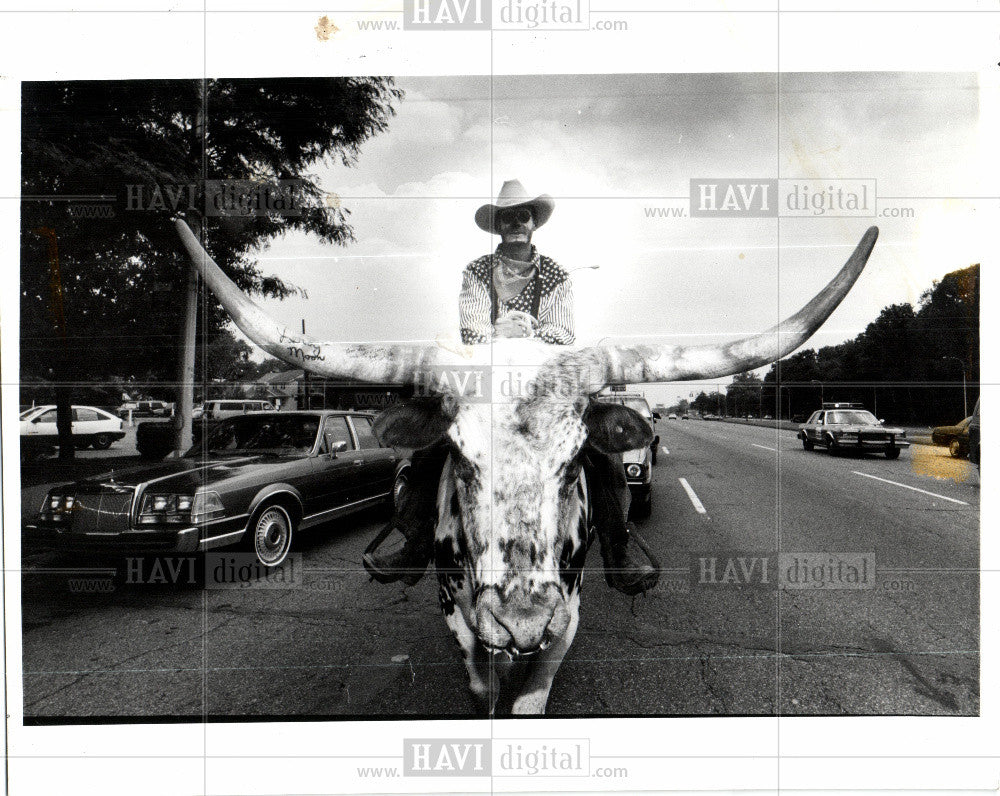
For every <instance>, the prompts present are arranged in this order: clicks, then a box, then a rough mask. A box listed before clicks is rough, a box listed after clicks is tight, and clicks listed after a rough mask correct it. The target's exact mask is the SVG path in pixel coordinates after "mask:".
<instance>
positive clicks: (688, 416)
mask: <svg viewBox="0 0 1000 796" xmlns="http://www.w3.org/2000/svg"><path fill="white" fill-rule="evenodd" d="M690 419H691V415H689V414H688V413H687V412H685V413H684V414H682V415H681V420H690Z"/></svg>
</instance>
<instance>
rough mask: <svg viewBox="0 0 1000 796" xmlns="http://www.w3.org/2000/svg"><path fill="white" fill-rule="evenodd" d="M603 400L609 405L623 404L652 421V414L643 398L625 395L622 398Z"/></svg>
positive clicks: (613, 397)
mask: <svg viewBox="0 0 1000 796" xmlns="http://www.w3.org/2000/svg"><path fill="white" fill-rule="evenodd" d="M603 400H605V401H608V402H609V403H616V404H624V405H625V406H627V407H628V408H629V409H634V410H635V411H636V412H638V413H639V414H640V415H642V416H643V417H644V418H646V419H647V420H652V418H653V413H652V411H650V408H649V404H648V403H646V399H645V398H639V397H633V396H627V395H626V396H622V397H618V396H610V397H606V398H604V399H603Z"/></svg>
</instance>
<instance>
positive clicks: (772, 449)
mask: <svg viewBox="0 0 1000 796" xmlns="http://www.w3.org/2000/svg"><path fill="white" fill-rule="evenodd" d="M750 444H751V445H753V446H754V447H755V448H763V449H764V450H766V451H774V452H775V453H777V452H778V449H777V448H769V447H767V445H758V444H757V443H756V442H751V443H750Z"/></svg>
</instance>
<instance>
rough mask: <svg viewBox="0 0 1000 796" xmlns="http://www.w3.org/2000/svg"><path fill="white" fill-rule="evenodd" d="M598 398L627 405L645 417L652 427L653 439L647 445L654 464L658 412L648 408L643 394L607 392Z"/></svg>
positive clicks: (657, 442)
mask: <svg viewBox="0 0 1000 796" xmlns="http://www.w3.org/2000/svg"><path fill="white" fill-rule="evenodd" d="M599 400H601V401H604V402H605V403H616V404H622V405H623V406H627V407H628V408H629V409H634V410H635V411H636V412H638V413H639V414H640V415H642V416H643V417H644V418H645V419H646V422H647V423H649V425H650V427H651V428H652V429H653V441H652V442H651V443H650V445H649V451H650V459H651V460H652V463H653V464H656V451H657V450H658V449H659V447H660V435H659V434H657V433H656V421H657V420H660V419H661V418H660V413H659V412H654V411H653V410H652V409H650V408H649V403H648V402H647V401H646V399H645V398H644V397H643V396H641V395H635V394H633V393H615V392H613V393H608V394H607V395H601V396H599Z"/></svg>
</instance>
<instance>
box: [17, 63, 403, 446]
mask: <svg viewBox="0 0 1000 796" xmlns="http://www.w3.org/2000/svg"><path fill="white" fill-rule="evenodd" d="M22 92H23V93H22V162H21V169H22V193H23V196H24V197H25V202H24V204H23V211H22V237H21V241H22V243H21V246H22V249H21V350H22V356H21V378H22V379H29V380H30V379H32V378H43V377H45V376H46V374H48V372H49V370H50V369H52V368H53V364H54V363H56V365H57V369H58V372H57V374H56V380H57V381H62V382H67V383H68V382H74V381H88V380H100V379H109V378H112V377H114V376H119V377H132V378H135V379H138V380H143V381H171V380H173V379H172V374H173V371H174V367H175V365H176V362H177V352H178V349H179V347H180V344H181V342H182V340H183V338H184V334H185V330H184V328H183V325H182V323H181V321H182V317H181V316H182V314H183V313H184V306H185V302H184V296H185V290H186V285H187V282H188V278H189V274H190V273H191V268H190V265H189V262H188V260H187V257H186V255H185V254H183V253H182V251H181V249H180V246H179V241H178V240H177V236H176V232H175V231H174V229H173V226H172V224H171V223H170V219H171V217H172V216H175V215H183V216H184V217H186V218H187V219H188V220H189V222H190V223H191V224H192V226H193V227H194V228H195V229H196V230H197V231H198V232H199V233H200V234H201V236H202V238H203V242H204V243H205V246H206V248H207V249H208V250H209V252H210V253H211V254H212V256H213V257H214V258H215V260H216V261H217V262H218V263H219V265H220V266H221V267H222V268H223V270H225V271H226V272H227V273H228V274H229V276H230V277H231V278H233V280H234V281H235V282H236V284H237V285H239V287H240V288H241V289H242V290H244V291H246V292H248V293H251V294H257V295H269V296H278V297H283V296H284V295H286V294H287V292H288V288H287V287H286V286H285V285H284V284H283V283H282V281H281V280H280V279H279V278H277V277H273V276H267V275H265V274H263V273H261V271H260V270H259V269H258V268H257V266H256V264H255V262H254V259H253V257H254V254H255V252H256V251H257V250H258V249H259V248H260V247H262V246H265V245H266V243H267V241H269V240H270V239H272V238H273V237H275V236H276V235H280V234H283V233H284V232H286V231H287V230H289V229H297V230H302V231H306V232H310V233H312V234H314V235H316V236H317V237H318V238H319V239H320V240H322V241H324V242H326V243H335V244H345V243H347V242H349V241H351V240H353V234H352V231H351V228H350V226H349V224H348V219H347V216H348V213H349V211H348V210H347V209H346V208H343V207H341V206H340V205H339V202H338V201H335V200H334V201H327V197H326V196H325V195H324V194H323V192H322V190H321V188H320V187H319V185H318V184H317V182H316V180H315V178H314V177H313V176H311V175H310V174H309V173H308V170H309V169H310V168H311V167H312V166H313V165H314V164H315V163H317V162H319V161H321V160H323V159H337V160H339V161H340V162H342V163H343V164H345V165H352V164H353V163H354V162H356V160H357V157H358V154H359V146H360V145H361V143H362V142H364V141H365V140H367V139H368V138H370V137H371V136H372V135H375V134H377V133H379V132H381V131H383V130H385V129H386V128H387V126H388V120H389V118H390V117H391V116H392V115H393V114H394V112H395V110H394V108H393V104H392V103H393V102H394V101H398V100H399V99H401V98H402V92H400V91H399V90H398V89H396V88H395V87H394V84H393V81H392V79H391V78H378V77H376V78H360V77H342V78H320V79H307V80H301V79H284V78H276V79H265V80H207V81H190V80H156V81H114V82H112V81H100V82H95V81H74V82H46V83H25V84H23V89H22ZM74 197H88V198H87V199H86V200H85V201H82V200H79V201H78V200H76V199H74ZM94 197H97V198H96V199H95V198H94ZM101 197H107V198H106V199H105V198H101ZM248 197H249V199H248ZM229 198H232V199H234V200H235V201H234V202H232V206H227V204H226V200H227V199H229ZM241 199H242V200H246V201H254V200H260V199H263V200H264V206H263V207H262V208H258V207H256V206H254V207H253V208H250V209H248V208H247V207H246V206H244V207H243V208H241V207H240V206H239V201H240V200H241ZM220 200H221V201H220ZM42 229H50V230H54V235H55V239H56V240H57V242H58V258H59V259H58V273H59V278H58V279H56V278H55V277H54V276H53V272H54V271H53V267H52V264H51V251H50V245H49V241H48V240H47V239H46V237H45V234H44V233H41V232H37V230H42ZM55 297H58V301H59V302H61V305H62V307H63V318H64V322H63V325H62V330H63V332H64V333H65V336H64V337H63V335H62V334H60V332H59V330H58V328H57V326H56V325H55V324H54V322H53V311H54V306H55V304H56V300H55ZM197 322H198V329H197V339H198V340H199V341H200V342H206V343H208V342H211V341H212V340H214V339H216V338H217V337H218V336H219V335H220V334H221V331H222V329H223V328H224V327H225V326H226V325H227V323H228V319H227V318H226V316H225V314H224V312H223V311H222V309H221V307H220V306H219V305H218V303H217V302H216V301H215V299H214V298H212V297H211V296H208V295H207V294H205V293H202V296H201V311H200V313H199V317H198V319H197ZM176 387H177V389H178V390H181V389H183V390H186V391H187V392H188V394H189V393H190V390H191V388H192V385H185V384H180V385H176ZM182 421H183V418H182ZM182 431H183V429H180V430H179V433H180V432H182ZM69 450H70V451H71V450H72V446H69Z"/></svg>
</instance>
